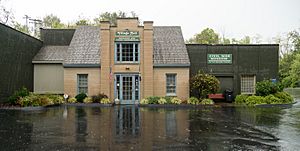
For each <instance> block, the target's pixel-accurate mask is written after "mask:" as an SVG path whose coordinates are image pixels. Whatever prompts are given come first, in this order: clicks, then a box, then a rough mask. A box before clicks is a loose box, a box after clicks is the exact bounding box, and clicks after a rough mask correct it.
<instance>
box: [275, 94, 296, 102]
mask: <svg viewBox="0 0 300 151" xmlns="http://www.w3.org/2000/svg"><path fill="white" fill-rule="evenodd" d="M274 96H275V97H277V98H279V99H280V103H292V102H293V101H294V99H293V97H292V96H291V95H290V94H288V93H287V92H277V93H275V94H274Z"/></svg>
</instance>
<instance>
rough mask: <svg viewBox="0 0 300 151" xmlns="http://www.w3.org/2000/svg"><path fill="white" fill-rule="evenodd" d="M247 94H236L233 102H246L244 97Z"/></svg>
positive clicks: (246, 96)
mask: <svg viewBox="0 0 300 151" xmlns="http://www.w3.org/2000/svg"><path fill="white" fill-rule="evenodd" d="M248 97H249V96H248V95H246V94H240V95H237V96H236V97H235V101H234V103H236V104H246V99H247V98H248Z"/></svg>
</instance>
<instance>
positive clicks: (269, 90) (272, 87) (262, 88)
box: [255, 80, 282, 96]
mask: <svg viewBox="0 0 300 151" xmlns="http://www.w3.org/2000/svg"><path fill="white" fill-rule="evenodd" d="M255 89H256V95H258V96H267V95H269V94H274V93H276V92H280V91H282V88H281V86H280V83H274V82H272V81H271V80H264V81H261V82H257V83H256V87H255Z"/></svg>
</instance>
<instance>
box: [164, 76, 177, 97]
mask: <svg viewBox="0 0 300 151" xmlns="http://www.w3.org/2000/svg"><path fill="white" fill-rule="evenodd" d="M166 82H167V87H166V89H167V95H176V74H167V77H166Z"/></svg>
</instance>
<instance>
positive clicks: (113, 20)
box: [94, 11, 137, 25]
mask: <svg viewBox="0 0 300 151" xmlns="http://www.w3.org/2000/svg"><path fill="white" fill-rule="evenodd" d="M129 17H137V14H136V13H135V12H133V11H132V12H130V14H127V13H126V12H123V11H118V12H105V13H101V14H100V15H99V16H98V17H96V18H94V22H95V23H96V25H100V21H109V22H110V24H111V25H117V18H129Z"/></svg>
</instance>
